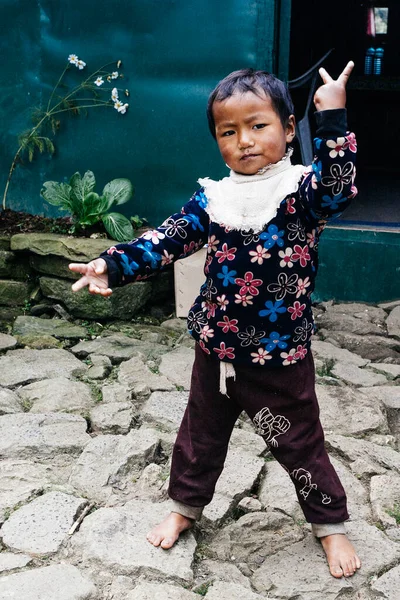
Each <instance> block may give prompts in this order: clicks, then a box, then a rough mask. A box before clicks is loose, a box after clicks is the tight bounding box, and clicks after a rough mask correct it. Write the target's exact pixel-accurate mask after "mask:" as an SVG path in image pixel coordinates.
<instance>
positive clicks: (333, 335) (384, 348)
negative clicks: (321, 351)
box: [321, 329, 400, 361]
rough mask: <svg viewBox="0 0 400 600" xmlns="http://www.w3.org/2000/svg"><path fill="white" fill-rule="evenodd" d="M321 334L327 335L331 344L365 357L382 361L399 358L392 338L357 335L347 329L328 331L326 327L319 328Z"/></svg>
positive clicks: (395, 342)
mask: <svg viewBox="0 0 400 600" xmlns="http://www.w3.org/2000/svg"><path fill="white" fill-rule="evenodd" d="M321 334H323V335H324V336H325V337H326V338H328V337H329V341H330V342H331V343H332V344H334V345H336V346H340V347H342V348H345V349H347V350H349V351H350V352H353V353H355V354H358V355H359V356H361V357H362V358H365V359H369V360H372V361H383V360H387V359H389V358H390V359H392V360H398V359H399V358H400V352H399V349H400V345H399V342H398V341H396V340H395V339H393V338H388V337H383V336H382V335H358V334H356V333H349V332H347V331H337V330H335V331H328V330H327V329H321ZM326 341H328V339H326Z"/></svg>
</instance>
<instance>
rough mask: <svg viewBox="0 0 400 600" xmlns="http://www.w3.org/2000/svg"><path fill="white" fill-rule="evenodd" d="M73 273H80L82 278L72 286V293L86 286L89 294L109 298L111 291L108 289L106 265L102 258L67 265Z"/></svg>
mask: <svg viewBox="0 0 400 600" xmlns="http://www.w3.org/2000/svg"><path fill="white" fill-rule="evenodd" d="M68 267H69V268H70V270H71V271H74V273H80V274H81V275H82V277H81V278H80V279H78V281H76V282H75V283H74V284H73V286H72V291H73V292H77V291H78V290H81V289H82V288H84V287H85V286H88V291H89V293H90V294H100V295H101V296H111V294H112V290H111V289H110V288H109V287H108V274H107V263H106V261H105V260H104V259H103V258H96V259H95V260H92V261H90V262H89V263H71V264H70V265H68Z"/></svg>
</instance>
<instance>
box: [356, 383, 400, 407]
mask: <svg viewBox="0 0 400 600" xmlns="http://www.w3.org/2000/svg"><path fill="white" fill-rule="evenodd" d="M360 392H362V393H363V394H364V395H365V396H368V397H369V398H371V400H373V401H374V402H383V404H384V405H385V406H386V408H393V409H400V387H399V386H396V385H380V386H376V387H372V388H368V387H365V388H362V389H360Z"/></svg>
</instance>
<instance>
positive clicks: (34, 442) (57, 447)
mask: <svg viewBox="0 0 400 600" xmlns="http://www.w3.org/2000/svg"><path fill="white" fill-rule="evenodd" d="M86 427H87V424H86V421H85V419H83V418H82V417H79V416H78V415H67V414H63V413H49V414H44V415H40V414H15V415H3V416H2V417H0V456H2V457H7V458H30V457H31V456H32V454H34V455H35V457H42V458H51V457H53V456H54V455H56V454H60V453H68V454H72V455H77V454H79V453H80V452H81V451H82V449H83V448H84V447H85V446H86V444H87V443H88V442H89V440H90V436H89V435H88V434H87V433H86Z"/></svg>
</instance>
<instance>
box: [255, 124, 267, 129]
mask: <svg viewBox="0 0 400 600" xmlns="http://www.w3.org/2000/svg"><path fill="white" fill-rule="evenodd" d="M266 126H267V125H266V123H257V125H254V126H253V129H264V127H266Z"/></svg>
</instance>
